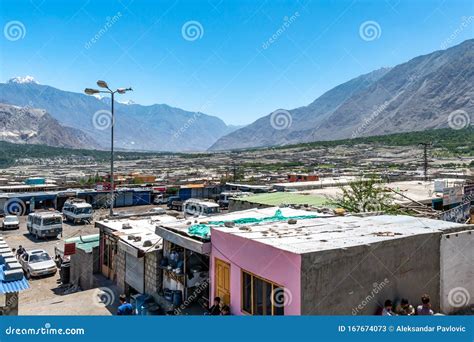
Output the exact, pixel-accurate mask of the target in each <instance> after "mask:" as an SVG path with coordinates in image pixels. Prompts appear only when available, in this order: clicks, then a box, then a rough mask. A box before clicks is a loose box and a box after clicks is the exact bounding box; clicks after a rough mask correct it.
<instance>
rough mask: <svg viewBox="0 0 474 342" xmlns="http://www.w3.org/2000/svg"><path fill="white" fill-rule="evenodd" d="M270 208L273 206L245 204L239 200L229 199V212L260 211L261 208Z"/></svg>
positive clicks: (245, 202)
mask: <svg viewBox="0 0 474 342" xmlns="http://www.w3.org/2000/svg"><path fill="white" fill-rule="evenodd" d="M270 207H273V206H271V205H266V204H259V203H252V202H247V201H245V200H240V199H232V198H231V199H229V212H232V211H241V210H248V209H253V208H258V209H261V208H270Z"/></svg>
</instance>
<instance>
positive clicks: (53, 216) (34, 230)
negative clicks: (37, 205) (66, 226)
mask: <svg viewBox="0 0 474 342" xmlns="http://www.w3.org/2000/svg"><path fill="white" fill-rule="evenodd" d="M26 228H27V229H28V232H29V233H30V234H31V235H33V236H34V237H35V238H36V239H39V238H40V237H42V238H48V237H57V236H58V235H61V236H62V233H63V215H62V214H61V213H60V212H59V211H56V210H41V211H35V212H33V213H30V214H29V215H28V218H27V220H26Z"/></svg>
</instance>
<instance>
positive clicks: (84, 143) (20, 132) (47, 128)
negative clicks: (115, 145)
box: [0, 103, 99, 148]
mask: <svg viewBox="0 0 474 342" xmlns="http://www.w3.org/2000/svg"><path fill="white" fill-rule="evenodd" d="M0 127H1V128H0V140H2V141H8V142H12V143H27V144H41V145H48V146H55V147H72V148H84V147H87V148H97V147H99V145H98V144H97V143H96V142H95V141H94V140H93V139H91V137H90V136H87V135H86V134H84V133H83V132H82V131H80V130H78V129H74V128H71V127H65V126H62V125H61V124H59V123H58V121H57V120H55V119H54V118H53V117H52V116H51V115H49V114H48V113H47V112H46V111H45V110H41V109H33V108H29V107H18V106H11V105H6V104H3V103H0Z"/></svg>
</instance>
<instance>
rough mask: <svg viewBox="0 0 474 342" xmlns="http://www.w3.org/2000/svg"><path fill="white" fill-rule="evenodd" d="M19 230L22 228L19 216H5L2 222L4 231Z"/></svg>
mask: <svg viewBox="0 0 474 342" xmlns="http://www.w3.org/2000/svg"><path fill="white" fill-rule="evenodd" d="M18 228H20V220H19V219H18V216H15V215H7V216H5V218H4V219H3V222H2V230H6V229H18Z"/></svg>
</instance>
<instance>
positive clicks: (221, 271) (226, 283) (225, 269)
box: [214, 258, 230, 305]
mask: <svg viewBox="0 0 474 342" xmlns="http://www.w3.org/2000/svg"><path fill="white" fill-rule="evenodd" d="M214 261H215V281H214V286H215V297H220V298H221V301H222V302H223V303H224V304H226V305H230V264H228V263H227V262H225V261H222V260H219V259H217V258H214Z"/></svg>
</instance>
